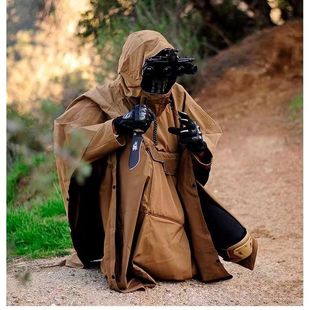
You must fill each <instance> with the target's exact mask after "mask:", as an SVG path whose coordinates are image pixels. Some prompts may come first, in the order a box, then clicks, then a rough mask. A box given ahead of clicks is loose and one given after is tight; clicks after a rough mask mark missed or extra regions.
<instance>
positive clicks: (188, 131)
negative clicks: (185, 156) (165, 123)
mask: <svg viewBox="0 0 310 310" xmlns="http://www.w3.org/2000/svg"><path fill="white" fill-rule="evenodd" d="M179 116H180V123H181V127H180V128H176V127H169V128H168V131H169V132H170V133H172V134H174V135H177V136H179V137H180V143H181V144H184V145H185V146H186V147H187V148H188V149H189V150H190V151H191V152H193V153H200V152H203V151H205V150H206V149H207V143H206V142H205V141H203V138H202V133H201V131H200V128H199V126H198V125H197V124H196V123H195V122H194V121H193V120H191V119H190V117H189V116H188V115H187V114H186V113H184V112H179Z"/></svg>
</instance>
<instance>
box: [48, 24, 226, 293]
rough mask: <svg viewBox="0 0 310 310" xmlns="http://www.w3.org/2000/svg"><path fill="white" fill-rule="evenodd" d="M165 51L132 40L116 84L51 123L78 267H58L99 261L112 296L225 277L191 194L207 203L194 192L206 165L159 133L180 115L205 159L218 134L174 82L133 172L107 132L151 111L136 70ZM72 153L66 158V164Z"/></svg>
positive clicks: (153, 42) (120, 144)
mask: <svg viewBox="0 0 310 310" xmlns="http://www.w3.org/2000/svg"><path fill="white" fill-rule="evenodd" d="M164 48H172V46H171V45H170V44H169V43H168V42H167V41H166V39H165V38H164V37H163V36H162V35H161V34H159V33H157V32H154V31H148V30H145V31H139V32H135V33H133V34H131V35H130V36H129V37H128V39H127V41H126V43H125V45H124V47H123V51H122V55H121V57H120V60H119V66H118V76H117V78H116V80H114V81H113V82H111V83H107V84H105V85H102V86H97V87H96V88H94V89H92V90H90V91H88V92H86V93H85V94H83V95H82V96H80V97H78V98H77V99H75V100H74V101H73V102H72V103H71V104H70V105H69V106H68V108H67V109H66V111H65V112H64V114H62V115H61V116H60V117H59V118H57V119H56V120H55V123H54V148H55V154H56V165H57V171H58V176H59V180H60V184H61V189H62V194H63V197H64V203H65V208H66V212H67V216H68V220H69V223H70V228H71V235H72V240H73V244H74V247H75V250H76V252H77V255H78V258H79V259H80V263H77V256H76V255H73V256H72V257H73V258H72V261H70V260H68V262H67V265H68V266H74V267H81V266H84V267H87V265H88V264H89V263H90V262H91V261H92V260H96V259H101V258H102V260H101V265H100V267H101V271H102V273H103V274H104V275H105V277H106V278H107V281H108V283H109V287H110V288H112V289H114V290H117V291H120V292H131V291H135V290H137V289H143V288H145V287H153V286H154V285H155V284H156V280H157V279H158V280H185V279H190V278H192V277H197V278H198V279H200V280H201V281H206V282H212V281H217V280H221V279H229V278H231V275H230V274H229V273H228V272H227V271H226V270H225V268H224V267H223V265H222V264H221V262H220V261H219V258H218V254H217V252H216V250H215V248H214V245H213V242H212V238H211V235H210V233H209V230H208V228H207V225H206V222H205V220H204V217H203V213H202V209H201V207H202V204H201V200H200V199H204V198H203V197H202V196H201V195H200V196H199V195H198V191H197V187H198V186H199V187H200V188H201V189H203V192H204V194H205V196H206V201H207V199H211V198H210V195H209V194H208V193H207V191H206V190H205V189H204V188H203V185H204V184H205V182H206V181H207V178H208V174H209V169H210V164H209V163H204V162H203V159H198V158H197V157H195V156H194V155H193V154H191V153H190V152H189V151H188V150H187V149H185V148H184V147H182V146H181V145H180V144H179V143H178V138H177V137H176V136H174V135H172V134H170V133H168V127H178V126H179V123H178V116H177V111H184V112H186V113H187V114H188V115H189V116H190V117H191V118H192V119H194V120H195V121H196V122H197V123H198V124H199V126H200V128H201V131H202V134H203V138H204V140H205V141H206V142H207V145H208V148H209V150H210V151H211V152H212V153H213V152H214V149H215V147H216V144H217V142H218V139H219V137H220V136H221V134H222V132H221V129H220V127H219V126H218V125H217V124H216V123H215V122H214V120H213V119H212V118H211V117H210V116H209V115H208V114H207V113H206V112H205V111H203V110H202V109H201V108H200V106H198V105H197V104H196V102H195V101H194V100H193V99H192V98H191V96H190V95H189V94H188V93H187V92H186V91H185V89H184V88H183V87H182V86H181V85H179V84H177V83H176V84H175V85H174V86H173V88H172V90H171V92H170V93H168V94H167V95H166V96H163V98H162V101H165V108H164V109H162V108H159V109H157V112H158V111H159V112H158V113H157V123H158V130H157V137H158V144H157V145H155V144H154V141H153V129H154V128H153V126H154V125H151V127H150V128H149V129H148V131H147V132H146V133H145V134H144V135H143V143H142V148H141V160H140V162H139V164H138V166H137V167H136V168H135V169H133V170H130V171H129V169H128V158H129V153H130V143H131V137H130V136H119V137H117V136H116V135H114V133H113V128H112V119H113V118H115V117H117V116H120V115H123V114H125V113H126V112H128V111H129V110H131V109H132V108H133V106H134V104H137V103H139V102H141V100H144V99H143V98H144V97H146V98H147V101H146V102H147V104H148V103H150V107H152V108H154V109H155V110H156V107H158V104H159V101H158V100H157V99H156V98H155V100H152V98H150V97H149V96H147V95H145V94H144V93H143V92H142V91H141V88H140V83H141V68H142V65H143V63H144V61H145V59H147V58H148V57H151V56H154V55H156V54H157V53H158V52H160V51H161V50H162V49H164ZM167 100H168V101H167ZM77 137H78V138H77ZM79 137H81V138H80V139H79ZM76 140H79V142H80V143H76ZM72 149H73V150H74V152H75V160H72V158H71V157H70V156H68V150H72ZM69 153H70V152H69ZM81 161H83V162H86V163H89V164H90V165H91V167H92V174H91V176H89V177H88V178H87V179H86V181H85V182H84V183H83V184H80V183H79V182H78V180H77V168H78V167H79V165H80V163H81Z"/></svg>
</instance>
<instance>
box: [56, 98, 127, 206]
mask: <svg viewBox="0 0 310 310" xmlns="http://www.w3.org/2000/svg"><path fill="white" fill-rule="evenodd" d="M124 144H125V140H122V138H121V137H120V138H117V137H116V136H115V135H114V132H113V128H112V119H108V117H107V116H106V115H105V113H104V112H103V111H102V110H101V109H100V107H99V106H98V105H97V104H96V103H94V102H93V101H92V100H90V99H88V98H84V99H81V100H79V101H77V102H73V103H72V104H71V105H70V106H69V107H68V108H67V110H66V111H65V112H64V113H63V114H62V115H61V116H59V117H58V118H57V119H56V120H55V121H54V152H55V157H56V166H57V172H58V176H59V180H60V185H61V189H62V192H63V197H64V201H65V205H66V204H67V201H66V200H67V198H68V187H69V183H70V179H71V176H72V174H73V173H74V171H75V170H76V169H77V167H79V165H80V164H81V162H86V163H91V162H93V161H96V160H97V159H99V158H101V157H104V156H106V155H108V154H109V153H112V152H114V151H116V150H117V149H118V148H120V147H122V146H123V145H124Z"/></svg>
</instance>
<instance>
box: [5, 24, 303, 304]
mask: <svg viewBox="0 0 310 310" xmlns="http://www.w3.org/2000/svg"><path fill="white" fill-rule="evenodd" d="M283 35H285V37H286V38H287V40H283ZM281 38H282V39H281ZM301 38H302V34H301V24H300V23H290V24H288V25H284V26H283V27H282V28H281V29H280V30H277V31H275V29H273V30H271V31H270V30H268V31H264V32H262V33H259V34H258V35H254V36H253V37H251V38H248V39H246V40H245V41H244V42H242V43H241V44H240V45H239V46H237V47H236V48H233V49H232V50H227V51H224V52H222V53H220V54H219V55H218V56H216V57H215V59H213V60H212V63H211V62H210V65H209V67H208V68H209V69H208V68H207V69H206V74H205V79H208V75H212V76H213V77H214V78H213V80H212V81H211V82H210V80H209V79H208V81H204V80H202V83H203V84H201V85H204V86H201V87H202V91H201V92H200V93H199V95H198V96H197V101H198V103H199V104H201V105H202V106H203V107H204V108H206V109H207V110H208V111H209V112H210V113H211V115H212V116H213V117H214V118H215V119H216V120H217V121H218V122H219V123H220V125H221V127H222V129H223V132H224V135H223V137H222V138H221V140H220V143H219V145H218V148H217V151H216V155H215V158H214V164H213V168H212V173H211V176H210V180H209V183H208V185H207V186H208V187H209V188H210V189H211V190H212V192H213V193H214V195H215V196H217V197H218V198H219V200H220V201H221V202H222V203H223V204H224V206H225V207H226V208H227V209H228V210H229V211H231V212H232V213H233V214H235V215H236V216H237V217H238V219H240V221H241V222H242V223H243V224H244V225H245V226H246V227H247V228H248V229H249V230H250V231H251V232H252V234H253V235H254V236H255V237H256V238H257V240H258V243H259V251H258V256H257V261H256V268H255V269H254V271H249V270H247V269H244V268H242V267H240V266H239V265H235V264H232V263H227V262H224V265H225V267H226V268H227V270H228V271H229V272H230V273H231V274H232V275H233V276H234V277H233V279H231V280H228V281H223V282H218V283H214V284H204V283H201V282H198V281H195V280H191V281H185V282H159V283H158V285H157V286H156V287H155V288H153V289H147V290H146V291H138V292H134V293H129V294H120V293H117V292H115V291H112V290H110V289H109V288H108V287H107V282H106V280H105V279H104V277H103V276H102V275H101V274H100V272H99V270H97V269H92V270H84V269H71V268H68V267H62V266H56V267H49V266H51V265H54V264H57V263H58V262H60V261H61V260H62V258H51V259H42V260H34V261H25V260H15V261H13V262H11V263H9V264H8V273H7V304H8V305H19V306H21V305H191V306H195V305H197V306H198V305H199V306H203V305H204V306H207V305H208V306H218V305H221V306H224V305H231V306H232V305H235V306H237V305H240V306H243V305H248V306H249V305H253V306H254V305H255V306H258V305H259V306H267V305H268V306H271V305H283V306H284V305H302V304H303V206H302V204H303V203H302V199H303V197H302V190H303V184H302V176H303V146H302V126H301V123H302V121H301V115H300V114H297V115H295V117H292V113H291V112H290V109H289V102H290V101H291V100H292V98H294V97H295V96H296V95H298V94H300V93H301V90H302V67H301V66H302V62H301V55H299V53H301V44H302V43H301ZM259 40H260V41H259ZM282 42H285V43H282ZM255 44H257V46H256V48H255ZM279 44H280V45H279ZM249 45H251V53H252V54H251V58H249V53H248V52H247V48H248V46H249ZM268 49H269V53H268ZM261 50H264V53H262V52H261ZM279 50H281V52H276V51H279ZM298 51H299V52H298ZM242 55H243V56H242ZM227 59H234V62H231V63H229V62H228V61H227ZM225 66H226V67H225ZM223 67H225V70H223Z"/></svg>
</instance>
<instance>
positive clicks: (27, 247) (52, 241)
mask: <svg viewBox="0 0 310 310" xmlns="http://www.w3.org/2000/svg"><path fill="white" fill-rule="evenodd" d="M34 209H35V208H34ZM45 210H46V208H45ZM7 238H8V244H9V245H11V249H10V254H11V255H10V256H11V257H15V256H27V257H29V258H39V257H47V256H54V255H63V254H66V253H68V249H69V248H70V247H71V246H72V245H71V239H70V234H69V227H68V224H67V221H66V219H65V218H54V217H45V218H44V217H43V218H42V217H41V216H39V214H38V213H36V212H34V210H33V209H31V210H27V209H25V208H19V209H15V210H14V209H11V210H8V213H7Z"/></svg>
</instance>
